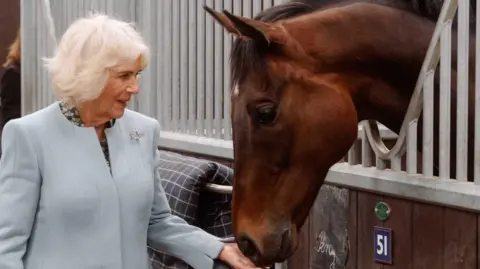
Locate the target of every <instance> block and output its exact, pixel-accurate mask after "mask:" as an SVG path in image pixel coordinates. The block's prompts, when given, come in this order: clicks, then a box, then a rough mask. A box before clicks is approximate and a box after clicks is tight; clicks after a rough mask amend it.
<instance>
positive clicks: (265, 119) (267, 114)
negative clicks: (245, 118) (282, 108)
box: [257, 105, 277, 124]
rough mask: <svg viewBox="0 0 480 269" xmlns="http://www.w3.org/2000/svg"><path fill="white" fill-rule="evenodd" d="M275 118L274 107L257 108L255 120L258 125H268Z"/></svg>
mask: <svg viewBox="0 0 480 269" xmlns="http://www.w3.org/2000/svg"><path fill="white" fill-rule="evenodd" d="M276 116H277V111H276V108H275V106H274V105H265V106H261V107H258V108H257V119H258V123H260V124H270V123H272V122H273V121H274V120H275V118H276Z"/></svg>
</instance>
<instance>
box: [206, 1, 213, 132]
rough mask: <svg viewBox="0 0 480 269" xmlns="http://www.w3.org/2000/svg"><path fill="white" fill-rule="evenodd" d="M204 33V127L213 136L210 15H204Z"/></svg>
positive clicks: (211, 3) (209, 4)
mask: <svg viewBox="0 0 480 269" xmlns="http://www.w3.org/2000/svg"><path fill="white" fill-rule="evenodd" d="M207 6H209V7H212V6H213V0H207ZM205 24H206V26H205V34H206V45H205V61H206V68H205V77H206V83H205V87H206V89H205V91H206V94H205V95H206V100H205V101H206V107H205V109H206V112H207V113H206V121H207V122H206V129H207V137H213V88H214V87H215V85H214V71H215V70H214V65H215V62H214V61H215V59H214V54H213V53H214V51H215V48H214V45H215V43H214V27H215V24H214V20H213V18H212V16H206V17H205Z"/></svg>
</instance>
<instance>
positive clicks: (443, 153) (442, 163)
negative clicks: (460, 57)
mask: <svg viewBox="0 0 480 269" xmlns="http://www.w3.org/2000/svg"><path fill="white" fill-rule="evenodd" d="M451 42H452V21H451V20H449V21H446V22H445V23H444V26H443V30H442V34H441V36H440V96H439V98H440V109H439V111H440V126H439V128H440V130H439V140H440V141H439V143H438V145H439V155H440V156H439V169H440V171H439V176H440V178H442V179H447V178H450V131H451V130H450V110H451V107H450V101H451V86H450V85H451V72H452V59H451V58H452V50H451V49H452V48H451V47H452V44H451Z"/></svg>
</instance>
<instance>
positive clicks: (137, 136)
mask: <svg viewBox="0 0 480 269" xmlns="http://www.w3.org/2000/svg"><path fill="white" fill-rule="evenodd" d="M142 136H143V133H142V132H140V130H138V129H133V131H132V132H131V133H130V139H131V140H139V139H140V138H141V137H142Z"/></svg>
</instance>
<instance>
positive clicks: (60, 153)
mask: <svg viewBox="0 0 480 269" xmlns="http://www.w3.org/2000/svg"><path fill="white" fill-rule="evenodd" d="M134 130H138V132H139V134H140V137H139V139H132V138H131V134H132V131H134ZM106 136H107V139H108V143H109V150H110V158H111V165H112V175H111V174H110V171H109V169H108V166H107V164H106V161H105V158H104V156H103V153H102V150H101V147H100V143H99V141H98V138H97V135H96V133H95V130H94V128H85V127H78V126H76V125H74V124H72V123H71V122H69V121H68V120H67V119H66V118H65V117H64V115H63V114H62V113H61V111H60V108H59V106H58V103H53V104H52V105H50V106H48V107H46V108H44V109H42V110H39V111H37V112H35V113H32V114H30V115H27V116H24V117H22V118H20V119H15V120H11V121H9V122H8V124H7V125H6V126H5V128H4V130H3V136H2V148H3V155H2V157H1V160H0V268H1V269H147V268H149V261H148V255H147V247H146V245H147V241H148V243H149V244H150V245H151V246H153V247H155V248H157V249H159V250H162V251H165V252H168V253H170V254H172V255H174V256H177V257H179V258H180V259H183V260H184V261H186V262H187V263H189V264H190V265H191V266H192V267H194V268H198V269H207V268H212V267H213V259H215V258H217V256H218V254H219V253H220V251H221V250H222V248H223V243H221V242H220V241H218V238H216V237H214V236H213V235H210V234H208V233H206V232H204V231H203V230H201V229H199V228H196V227H193V226H190V225H188V224H187V223H186V222H185V221H184V220H182V219H181V218H178V217H175V216H173V215H171V213H170V208H169V205H168V202H167V199H166V197H165V193H164V190H163V188H162V187H161V185H160V181H159V175H158V172H156V171H157V170H156V166H157V165H158V155H157V154H158V153H157V150H156V146H157V142H158V137H159V124H158V122H157V121H156V120H154V119H152V118H149V117H146V116H144V115H141V114H139V113H136V112H133V111H130V110H126V111H125V114H124V115H123V117H122V118H120V119H118V120H117V121H116V123H115V125H114V126H113V127H112V128H110V129H108V130H106Z"/></svg>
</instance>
